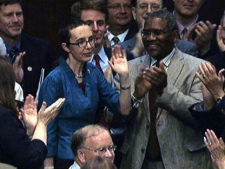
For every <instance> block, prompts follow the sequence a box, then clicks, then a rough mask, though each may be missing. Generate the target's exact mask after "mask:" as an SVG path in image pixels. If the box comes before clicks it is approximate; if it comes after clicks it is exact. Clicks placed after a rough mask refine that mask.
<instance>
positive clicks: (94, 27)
mask: <svg viewBox="0 0 225 169" xmlns="http://www.w3.org/2000/svg"><path fill="white" fill-rule="evenodd" d="M92 30H93V31H98V24H97V23H96V22H94V24H93V28H92Z"/></svg>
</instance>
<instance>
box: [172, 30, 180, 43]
mask: <svg viewBox="0 0 225 169" xmlns="http://www.w3.org/2000/svg"><path fill="white" fill-rule="evenodd" d="M173 34H174V43H176V42H177V41H178V39H179V37H180V35H179V31H178V30H174V31H173Z"/></svg>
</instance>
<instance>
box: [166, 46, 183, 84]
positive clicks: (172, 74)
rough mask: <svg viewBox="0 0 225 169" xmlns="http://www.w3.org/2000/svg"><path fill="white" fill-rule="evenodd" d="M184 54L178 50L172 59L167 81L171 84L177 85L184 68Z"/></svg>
mask: <svg viewBox="0 0 225 169" xmlns="http://www.w3.org/2000/svg"><path fill="white" fill-rule="evenodd" d="M183 60H184V58H183V54H182V52H180V51H179V50H178V49H177V48H176V51H175V53H174V55H173V57H172V58H171V61H170V64H169V67H168V70H167V75H168V77H167V80H168V83H169V84H172V85H175V83H176V81H177V79H178V77H179V75H180V73H181V71H182V69H183V67H184V64H183Z"/></svg>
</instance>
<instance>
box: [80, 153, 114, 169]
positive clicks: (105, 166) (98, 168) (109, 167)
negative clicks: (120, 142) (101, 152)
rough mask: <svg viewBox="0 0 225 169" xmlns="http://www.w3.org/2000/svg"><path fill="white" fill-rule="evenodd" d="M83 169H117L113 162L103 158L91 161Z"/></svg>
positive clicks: (97, 157) (98, 157)
mask: <svg viewBox="0 0 225 169" xmlns="http://www.w3.org/2000/svg"><path fill="white" fill-rule="evenodd" d="M81 169H117V167H116V166H115V165H114V164H113V162H112V161H111V160H110V159H108V158H104V157H101V156H96V157H94V158H91V159H89V160H88V161H87V162H86V163H85V164H84V165H83V166H82V167H81Z"/></svg>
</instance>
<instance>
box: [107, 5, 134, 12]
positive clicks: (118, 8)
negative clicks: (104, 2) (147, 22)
mask: <svg viewBox="0 0 225 169" xmlns="http://www.w3.org/2000/svg"><path fill="white" fill-rule="evenodd" d="M122 7H123V8H124V9H125V10H128V9H131V8H132V5H130V4H123V5H120V4H117V5H111V6H107V8H108V9H112V10H115V11H118V10H120V9H121V8H122Z"/></svg>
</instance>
